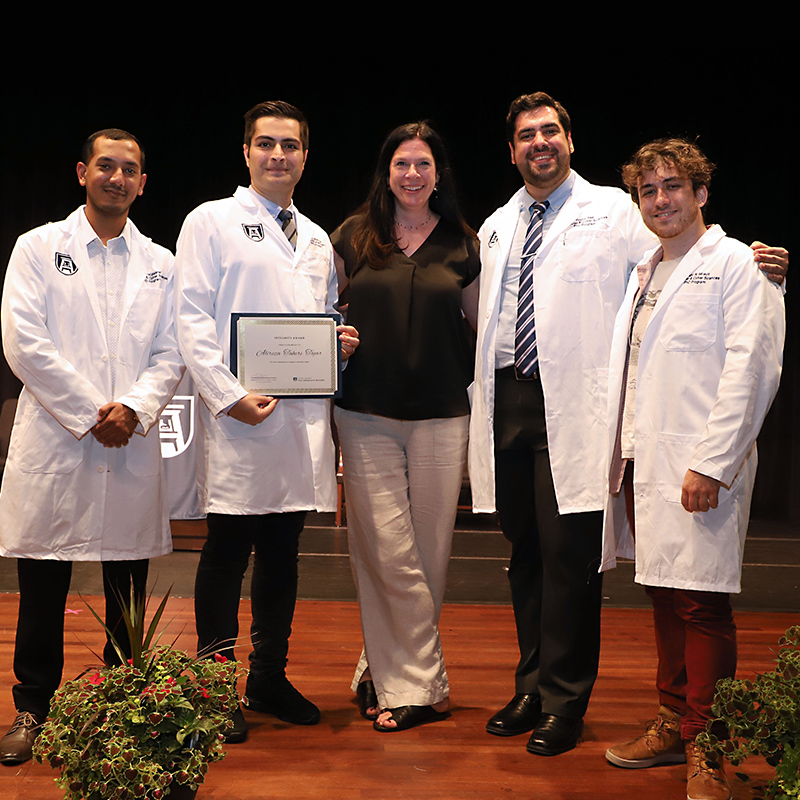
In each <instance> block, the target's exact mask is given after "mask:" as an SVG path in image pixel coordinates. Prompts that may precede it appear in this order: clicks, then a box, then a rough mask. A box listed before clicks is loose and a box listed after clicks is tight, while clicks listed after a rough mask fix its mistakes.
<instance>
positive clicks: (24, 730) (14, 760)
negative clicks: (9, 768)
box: [0, 711, 44, 765]
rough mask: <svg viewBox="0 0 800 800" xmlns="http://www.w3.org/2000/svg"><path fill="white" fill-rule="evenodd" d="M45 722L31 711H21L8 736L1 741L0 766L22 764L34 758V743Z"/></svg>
mask: <svg viewBox="0 0 800 800" xmlns="http://www.w3.org/2000/svg"><path fill="white" fill-rule="evenodd" d="M43 722H44V720H43V719H42V718H41V717H39V716H37V715H36V714H31V713H30V712H29V711H20V712H18V713H17V717H16V719H15V720H14V722H13V724H12V725H11V727H10V728H9V729H8V732H7V733H6V735H5V736H4V737H3V738H2V739H0V764H9V765H11V764H22V763H23V762H25V761H30V759H31V757H32V756H33V743H34V742H35V741H36V737H37V736H38V735H39V731H41V729H42V723H43Z"/></svg>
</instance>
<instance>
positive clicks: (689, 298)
mask: <svg viewBox="0 0 800 800" xmlns="http://www.w3.org/2000/svg"><path fill="white" fill-rule="evenodd" d="M666 310H667V314H666V315H665V317H664V323H663V325H662V327H661V331H660V334H659V341H660V342H661V344H662V345H663V346H664V348H665V349H666V350H669V351H673V352H676V351H680V352H697V351H701V350H708V348H709V347H711V345H712V344H714V342H715V341H716V340H717V327H718V323H719V310H720V302H719V295H716V294H688V293H684V294H681V293H680V292H679V293H678V294H676V296H675V297H674V298H673V299H672V302H671V303H670V304H669V305H668V307H667V309H666Z"/></svg>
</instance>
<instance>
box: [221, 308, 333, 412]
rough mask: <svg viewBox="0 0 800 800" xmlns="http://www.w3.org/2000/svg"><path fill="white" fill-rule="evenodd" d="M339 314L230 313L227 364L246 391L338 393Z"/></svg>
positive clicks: (288, 394)
mask: <svg viewBox="0 0 800 800" xmlns="http://www.w3.org/2000/svg"><path fill="white" fill-rule="evenodd" d="M340 322H341V318H340V317H339V315H338V314H232V315H231V370H232V371H233V373H234V375H236V377H237V378H238V379H239V382H240V383H241V384H242V386H243V387H244V388H245V389H247V391H248V392H254V393H256V394H262V395H267V396H269V397H338V396H339V392H340V384H341V371H342V363H341V353H340V350H339V337H338V333H337V330H336V327H337V325H338V324H339V323H340Z"/></svg>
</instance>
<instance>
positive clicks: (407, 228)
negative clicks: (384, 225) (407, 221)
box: [394, 209, 433, 231]
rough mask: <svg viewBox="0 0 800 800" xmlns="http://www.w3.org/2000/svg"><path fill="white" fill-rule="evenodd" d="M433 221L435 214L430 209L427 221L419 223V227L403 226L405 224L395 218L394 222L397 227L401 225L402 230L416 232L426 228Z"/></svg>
mask: <svg viewBox="0 0 800 800" xmlns="http://www.w3.org/2000/svg"><path fill="white" fill-rule="evenodd" d="M432 219H433V212H432V211H431V210H430V209H428V217H427V219H424V220H423V221H422V222H420V223H419V225H403V223H402V222H400V220H399V219H397V217H395V218H394V221H395V224H396V225H399V226H400V227H401V228H405V229H406V230H407V231H416V230H419V229H420V228H424V227H425V226H426V225H427V224H428V223H429V222H430V221H431V220H432Z"/></svg>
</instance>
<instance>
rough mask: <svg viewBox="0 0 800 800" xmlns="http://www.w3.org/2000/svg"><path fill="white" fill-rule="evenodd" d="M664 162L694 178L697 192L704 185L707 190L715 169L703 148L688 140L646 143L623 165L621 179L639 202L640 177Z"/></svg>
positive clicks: (657, 140) (692, 179)
mask: <svg viewBox="0 0 800 800" xmlns="http://www.w3.org/2000/svg"><path fill="white" fill-rule="evenodd" d="M661 164H668V165H669V166H671V167H675V169H677V170H678V171H679V172H680V173H681V174H682V175H684V176H685V177H686V178H688V179H689V180H691V182H692V189H693V190H694V191H695V192H696V191H697V190H698V189H699V188H700V187H701V186H705V187H706V189H708V186H709V184H710V183H711V174H712V173H713V171H714V170H715V169H716V167H715V166H714V164H712V163H711V161H709V159H708V158H707V157H706V155H705V154H704V153H703V151H702V150H701V149H700V148H699V147H698V146H697V145H696V144H694V143H693V142H689V141H687V140H686V139H678V138H664V139H656V140H655V141H653V142H648V143H647V144H643V145H642V146H641V147H640V148H639V149H638V150H637V151H636V152H635V153H634V154H633V156H632V157H631V160H630V161H629V162H628V163H627V164H625V166H624V167H623V168H622V180H623V181H624V183H625V186H627V187H628V191H629V192H630V193H631V197H632V198H633V201H634V202H635V203H636V204H637V205H638V204H639V180H640V178H641V177H642V175H643V174H644V173H645V172H647V171H649V170H654V169H656V168H657V167H658V166H659V165H661Z"/></svg>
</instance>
